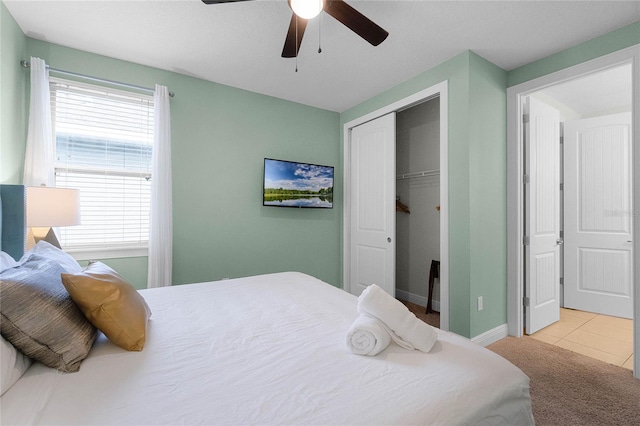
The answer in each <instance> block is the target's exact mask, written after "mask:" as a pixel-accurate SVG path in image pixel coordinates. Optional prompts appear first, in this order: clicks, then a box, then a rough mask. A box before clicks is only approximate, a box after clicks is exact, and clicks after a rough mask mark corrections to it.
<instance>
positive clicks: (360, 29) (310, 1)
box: [202, 0, 389, 58]
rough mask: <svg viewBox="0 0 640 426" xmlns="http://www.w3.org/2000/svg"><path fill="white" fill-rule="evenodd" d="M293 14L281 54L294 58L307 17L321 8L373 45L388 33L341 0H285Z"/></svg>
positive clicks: (210, 0) (214, 1)
mask: <svg viewBox="0 0 640 426" xmlns="http://www.w3.org/2000/svg"><path fill="white" fill-rule="evenodd" d="M238 1H251V0H202V2H203V3H205V4H218V3H235V2H238ZM287 1H288V3H289V6H290V7H291V9H292V11H293V14H292V16H291V22H290V23H289V30H288V31H287V37H286V38H285V40H284V47H283V48H282V57H283V58H295V57H296V56H298V52H299V51H300V44H301V43H302V36H303V35H304V30H305V28H306V27H307V22H308V20H309V19H311V18H314V17H316V16H317V15H318V14H319V13H320V12H322V11H323V10H324V11H325V12H327V13H328V14H329V15H331V16H333V17H334V18H335V19H337V20H338V21H340V22H342V23H343V24H344V25H345V26H346V27H347V28H349V29H350V30H351V31H353V32H354V33H356V34H358V35H359V36H360V37H362V38H363V39H365V40H366V41H368V42H369V43H371V44H372V45H374V46H377V45H379V44H380V43H382V42H383V41H384V40H385V39H386V38H387V36H388V35H389V33H388V32H387V31H385V30H384V29H383V28H381V27H380V26H378V25H377V24H376V23H375V22H373V21H372V20H370V19H369V18H367V17H366V16H364V15H363V14H362V13H360V12H358V11H357V10H355V9H354V8H353V7H351V6H349V5H348V4H347V3H345V2H344V1H343V0H287Z"/></svg>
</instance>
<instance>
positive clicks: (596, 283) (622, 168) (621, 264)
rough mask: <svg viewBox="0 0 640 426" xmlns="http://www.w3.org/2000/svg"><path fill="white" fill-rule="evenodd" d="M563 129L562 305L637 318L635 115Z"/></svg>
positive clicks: (579, 122) (569, 124) (591, 120)
mask: <svg viewBox="0 0 640 426" xmlns="http://www.w3.org/2000/svg"><path fill="white" fill-rule="evenodd" d="M564 129H565V132H564V145H565V146H564V150H565V151H564V170H565V181H564V185H565V186H564V197H565V202H564V204H565V227H564V228H565V234H564V236H565V238H564V239H565V248H564V253H565V274H564V275H565V277H564V306H565V307H567V308H573V309H580V310H584V311H589V312H597V313H601V314H606V315H614V316H619V317H624V318H633V276H632V273H633V268H632V259H633V255H632V248H633V243H632V232H633V230H632V224H633V206H632V185H631V182H632V176H631V170H632V159H633V155H632V151H631V149H632V146H631V113H623V114H613V115H607V116H604V117H597V118H589V119H584V120H575V121H569V122H566V123H565V127H564Z"/></svg>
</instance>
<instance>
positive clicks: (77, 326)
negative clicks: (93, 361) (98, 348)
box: [0, 255, 96, 372]
mask: <svg viewBox="0 0 640 426" xmlns="http://www.w3.org/2000/svg"><path fill="white" fill-rule="evenodd" d="M63 272H64V270H63V269H62V267H61V266H60V265H59V264H57V263H56V262H53V261H51V260H48V259H45V258H42V257H39V256H37V255H31V257H29V258H28V259H27V261H26V262H24V263H23V264H22V265H21V266H20V267H18V268H12V269H8V270H6V271H4V272H2V273H0V313H1V314H2V318H1V320H2V323H1V327H0V329H1V331H2V336H4V338H5V339H7V340H8V341H9V342H11V343H12V344H13V345H14V346H15V347H16V348H17V349H18V350H20V351H22V353H24V354H25V355H26V356H28V357H29V358H32V359H34V360H36V361H40V362H41V363H43V364H44V365H46V366H49V367H53V368H57V369H58V370H61V371H66V372H74V371H78V370H79V369H80V363H81V362H82V360H83V359H85V358H86V357H87V355H88V354H89V350H90V349H91V345H93V342H94V340H95V338H96V329H95V327H94V326H93V325H92V324H91V323H90V322H89V321H87V319H86V318H85V316H84V315H83V314H82V312H81V311H80V309H79V308H78V307H77V306H76V304H75V303H74V302H73V300H71V296H69V293H67V290H66V289H65V288H64V286H63V285H62V279H61V277H60V274H61V273H63Z"/></svg>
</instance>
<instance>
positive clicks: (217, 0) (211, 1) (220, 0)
mask: <svg viewBox="0 0 640 426" xmlns="http://www.w3.org/2000/svg"><path fill="white" fill-rule="evenodd" d="M237 1H251V0H202V3H204V4H220V3H235V2H237Z"/></svg>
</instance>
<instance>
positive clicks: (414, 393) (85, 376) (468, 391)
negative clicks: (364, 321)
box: [0, 272, 533, 425]
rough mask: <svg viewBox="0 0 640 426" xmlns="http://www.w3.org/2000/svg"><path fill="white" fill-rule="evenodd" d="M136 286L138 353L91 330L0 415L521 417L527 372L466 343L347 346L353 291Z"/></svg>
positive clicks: (294, 420) (291, 420) (96, 418)
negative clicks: (63, 368) (63, 366)
mask: <svg viewBox="0 0 640 426" xmlns="http://www.w3.org/2000/svg"><path fill="white" fill-rule="evenodd" d="M142 294H143V296H144V297H145V299H146V300H147V302H148V304H149V306H150V307H151V310H152V317H151V320H150V321H149V328H148V336H147V343H146V345H145V348H144V350H143V351H142V352H126V351H124V350H122V349H120V348H118V347H117V346H115V345H113V344H111V343H110V342H109V341H107V340H106V339H105V338H104V336H100V338H99V339H98V340H97V341H96V343H95V345H94V347H93V348H92V351H91V353H90V355H89V357H88V358H87V359H86V360H85V361H84V362H83V364H82V366H81V368H80V371H79V372H78V373H67V374H65V373H58V372H56V371H55V370H52V369H49V368H47V367H44V366H43V365H41V364H38V363H36V364H34V365H33V366H32V367H31V368H30V369H29V371H27V373H26V374H25V376H23V378H22V379H21V380H20V381H19V382H18V383H16V384H15V385H14V386H13V387H12V388H11V389H10V390H9V391H8V392H7V393H6V394H5V395H4V396H2V399H1V401H0V406H1V411H2V413H1V420H2V422H1V423H2V424H3V425H12V424H64V425H71V424H78V425H90V424H135V425H159V424H171V425H196V424H209V425H222V424H261V425H262V424H296V425H298V424H316V425H320V424H322V425H327V424H342V425H345V424H349V425H355V424H366V425H373V424H402V425H409V424H437V425H454V424H473V425H480V424H510V425H514V424H517V425H527V424H533V417H532V414H531V401H530V398H529V379H528V378H527V376H526V375H524V374H523V373H522V372H521V371H520V370H519V369H518V368H516V367H515V366H513V365H512V364H511V363H509V362H507V361H506V360H504V359H503V358H501V357H500V356H498V355H496V354H494V353H493V352H491V351H489V350H486V349H485V348H482V347H480V346H478V345H476V344H474V343H472V342H470V341H469V340H468V339H466V338H463V337H460V336H457V335H455V334H453V333H448V332H442V331H439V340H438V342H437V343H436V345H435V346H434V348H433V349H432V350H431V352H430V353H428V354H425V353H422V352H419V351H407V350H404V349H401V348H400V347H398V346H396V345H395V344H393V343H392V344H391V345H390V346H389V347H388V348H387V349H385V350H384V351H383V352H382V353H381V354H379V355H378V356H376V357H365V356H359V355H354V354H352V353H351V352H350V351H349V350H348V349H347V347H346V344H345V333H346V331H347V329H348V328H349V326H350V325H351V323H352V322H353V321H354V319H355V318H356V316H357V312H356V302H357V299H356V298H355V297H354V296H352V295H350V294H348V293H347V292H345V291H343V290H340V289H337V288H335V287H332V286H330V285H328V284H326V283H323V282H322V281H319V280H317V279H315V278H312V277H310V276H308V275H305V274H301V273H295V272H288V273H280V274H271V275H262V276H255V277H248V278H242V279H234V280H224V281H216V282H209V283H199V284H191V285H184V286H176V287H169V288H160V289H152V290H143V291H142Z"/></svg>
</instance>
